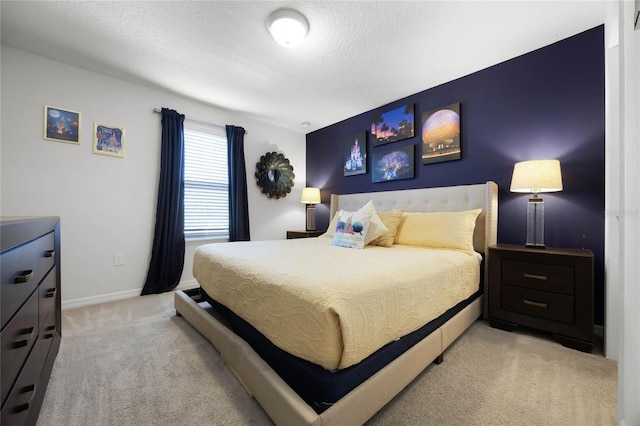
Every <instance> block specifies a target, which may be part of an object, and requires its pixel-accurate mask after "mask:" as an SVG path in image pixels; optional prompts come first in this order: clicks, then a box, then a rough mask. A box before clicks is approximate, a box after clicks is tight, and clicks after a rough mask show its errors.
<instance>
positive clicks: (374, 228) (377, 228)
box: [322, 200, 388, 245]
mask: <svg viewBox="0 0 640 426" xmlns="http://www.w3.org/2000/svg"><path fill="white" fill-rule="evenodd" d="M343 211H344V210H341V211H339V212H336V214H335V216H334V217H333V219H331V223H329V228H327V232H325V233H324V234H322V236H323V237H331V238H333V237H334V235H335V232H336V227H337V225H338V218H339V216H340V213H341V212H343ZM364 212H368V213H370V219H369V229H368V231H367V235H366V240H365V245H367V244H369V243H370V242H371V241H373V240H375V239H376V238H378V237H379V236H381V235H383V234H384V233H385V232H387V231H388V229H387V227H386V226H385V224H384V223H383V222H382V219H380V216H378V213H377V212H376V208H375V207H374V205H373V201H371V200H370V201H369V202H368V203H367V204H365V205H364V206H362V207H361V208H360V209H359V210H358V211H357V212H356V213H364ZM347 213H349V212H347Z"/></svg>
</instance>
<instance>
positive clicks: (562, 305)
mask: <svg viewBox="0 0 640 426" xmlns="http://www.w3.org/2000/svg"><path fill="white" fill-rule="evenodd" d="M502 308H503V309H506V310H509V311H513V312H518V313H521V314H525V315H530V316H534V317H539V318H546V319H550V320H553V321H559V322H564V323H569V324H573V323H574V322H575V316H574V307H573V297H571V296H566V295H564V294H556V293H547V292H542V291H538V290H530V289H526V288H520V287H511V286H506V285H505V286H503V287H502Z"/></svg>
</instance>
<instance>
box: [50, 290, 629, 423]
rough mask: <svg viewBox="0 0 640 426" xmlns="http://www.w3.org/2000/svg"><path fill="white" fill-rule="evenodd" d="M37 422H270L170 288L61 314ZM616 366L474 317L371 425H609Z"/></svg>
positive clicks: (607, 361) (613, 407)
mask: <svg viewBox="0 0 640 426" xmlns="http://www.w3.org/2000/svg"><path fill="white" fill-rule="evenodd" d="M62 333H63V338H62V344H61V346H60V353H59V355H58V358H57V359H56V363H55V365H54V368H53V374H52V378H51V381H50V383H49V388H48V390H47V395H46V396H45V400H44V404H43V407H42V411H41V414H40V418H39V420H38V425H40V426H47V425H55V426H62V425H65V426H66V425H70V426H75V425H83V426H84V425H269V424H271V421H270V420H269V418H268V417H267V415H266V414H265V413H264V412H263V411H262V409H261V408H260V406H259V404H257V403H256V401H255V400H253V399H251V398H250V397H249V396H248V395H247V394H246V392H245V391H244V389H243V388H242V387H241V386H240V384H239V383H238V382H237V381H236V379H235V378H234V376H233V375H232V374H231V373H230V371H229V370H228V369H227V368H226V366H225V364H224V362H223V361H222V360H221V358H220V356H219V355H218V353H217V352H216V351H215V349H214V348H213V347H212V346H211V345H210V344H209V343H208V342H207V341H206V340H205V339H204V338H203V337H202V336H200V335H199V334H198V333H197V332H196V331H194V330H193V329H192V328H191V327H190V326H189V325H188V324H187V323H186V322H185V321H184V320H183V319H182V318H179V317H176V316H175V311H174V310H173V294H164V295H158V296H144V297H138V298H134V299H129V300H125V301H119V302H113V303H106V304H102V305H96V306H91V307H87V308H79V309H73V310H68V311H64V312H63V329H62ZM616 384H617V364H616V363H615V362H612V361H609V360H606V359H605V358H603V357H602V355H595V354H585V353H581V352H578V351H575V350H572V349H568V348H565V347H563V346H561V345H559V344H558V343H556V342H554V341H553V340H550V339H547V338H545V337H543V336H537V335H533V334H530V333H523V332H513V333H508V332H504V331H500V330H496V329H492V328H490V327H489V326H488V324H487V323H485V322H482V321H478V322H476V323H475V324H474V325H473V326H472V327H471V328H470V329H469V330H467V332H466V333H465V334H464V335H463V336H462V337H460V339H458V341H457V342H456V343H455V344H454V345H453V346H452V347H451V348H449V350H448V351H447V352H446V353H445V356H444V363H442V364H441V365H432V366H430V367H429V368H427V370H425V371H424V372H423V373H422V374H421V375H420V376H418V378H416V380H414V382H413V383H411V384H410V385H409V386H408V387H407V388H406V389H405V390H404V391H403V392H402V393H401V394H400V395H398V396H397V397H396V398H395V399H394V400H393V401H391V403H389V404H388V405H387V406H386V407H385V408H383V409H382V410H381V411H380V412H379V413H378V414H376V415H375V416H374V417H373V418H372V419H371V420H370V421H369V422H368V424H370V425H615V413H616Z"/></svg>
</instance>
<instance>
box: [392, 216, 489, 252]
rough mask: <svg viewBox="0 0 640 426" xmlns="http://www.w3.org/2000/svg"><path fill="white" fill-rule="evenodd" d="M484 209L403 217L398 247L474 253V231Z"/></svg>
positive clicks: (398, 236) (397, 239) (397, 241)
mask: <svg viewBox="0 0 640 426" xmlns="http://www.w3.org/2000/svg"><path fill="white" fill-rule="evenodd" d="M480 212H481V209H476V210H467V211H461V212H434V213H410V214H404V216H403V220H402V224H401V226H400V229H399V230H398V235H397V237H396V243H397V244H406V245H412V246H421V247H433V248H448V249H457V250H466V251H473V231H474V230H475V227H476V219H477V217H478V215H479V214H480Z"/></svg>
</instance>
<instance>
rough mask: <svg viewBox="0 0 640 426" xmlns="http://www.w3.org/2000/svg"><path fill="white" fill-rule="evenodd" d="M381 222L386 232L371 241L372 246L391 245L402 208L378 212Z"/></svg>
mask: <svg viewBox="0 0 640 426" xmlns="http://www.w3.org/2000/svg"><path fill="white" fill-rule="evenodd" d="M378 215H379V216H380V219H381V220H382V223H383V224H384V225H385V226H386V227H387V232H385V233H384V234H382V235H381V236H379V237H378V238H376V239H374V240H373V241H371V243H370V244H371V245H373V246H382V247H391V246H392V245H393V241H394V240H395V238H396V234H397V233H398V226H399V225H400V221H401V220H402V210H400V209H394V210H391V211H388V212H382V213H378Z"/></svg>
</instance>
